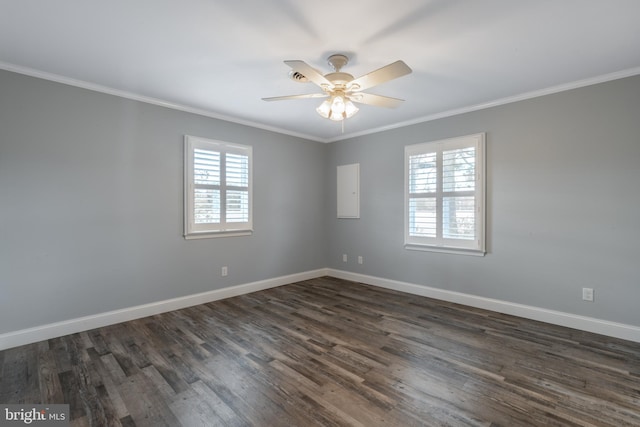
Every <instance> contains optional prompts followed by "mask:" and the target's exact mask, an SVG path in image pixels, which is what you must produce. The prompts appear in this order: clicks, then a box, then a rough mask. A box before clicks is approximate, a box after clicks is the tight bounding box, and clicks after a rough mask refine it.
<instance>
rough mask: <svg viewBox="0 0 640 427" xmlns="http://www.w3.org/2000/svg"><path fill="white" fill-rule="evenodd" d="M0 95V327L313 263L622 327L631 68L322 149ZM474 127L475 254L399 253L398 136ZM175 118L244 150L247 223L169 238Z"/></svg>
mask: <svg viewBox="0 0 640 427" xmlns="http://www.w3.org/2000/svg"><path fill="white" fill-rule="evenodd" d="M0 94H1V96H0V333H4V332H10V331H16V330H20V329H24V328H28V327H32V326H38V325H43V324H47V323H51V322H56V321H62V320H66V319H74V318H78V317H80V316H85V315H91V314H97V313H102V312H105V311H110V310H115V309H120V308H126V307H131V306H135V305H139V304H144V303H150V302H155V301H162V300H165V299H170V298H174V297H179V296H185V295H190V294H194V293H198V292H204V291H208V290H212V289H220V288H224V287H227V286H232V285H235V284H243V283H248V282H252V281H256V280H262V279H269V278H274V277H278V276H283V275H288V274H293V273H297V272H303V271H309V270H314V269H317V268H322V267H331V268H336V269H341V270H347V271H352V272H357V273H363V274H368V275H371V276H376V277H381V278H388V279H393V280H399V281H405V282H410V283H416V284H424V285H427V286H433V287H437V288H442V289H447V290H453V291H460V292H464V293H468V294H472V295H478V296H484V297H491V298H498V299H501V300H506V301H511V302H514V303H522V304H526V305H532V306H537V307H543V308H547V309H553V310H560V311H565V312H569V313H574V314H582V315H586V316H591V317H596V318H601V319H607V320H612V321H619V322H623V323H628V324H633V325H640V310H638V308H637V304H638V301H640V262H638V260H639V259H640V257H639V254H640V251H639V250H638V245H639V242H640V226H639V225H638V218H640V191H638V188H637V187H638V184H639V183H640V166H639V165H640V120H639V119H638V118H639V117H640V76H636V77H632V78H627V79H623V80H618V81H613V82H608V83H604V84H600V85H595V86H591V87H587V88H582V89H577V90H573V91H568V92H564V93H559V94H555V95H550V96H545V97H540V98H536V99H531V100H528V101H523V102H518V103H513V104H508V105H505V106H501V107H496V108H491V109H487V110H482V111H477V112H473V113H469V114H465V115H460V116H456V117H451V118H446V119H440V120H436V121H432V122H426V123H422V124H418V125H414V126H409V127H405V128H402V129H397V130H393V131H387V132H382V133H378V134H374V135H368V136H363V137H358V138H353V139H350V140H347V141H341V142H337V143H333V144H328V145H327V144H320V143H315V142H310V141H304V140H301V139H299V138H294V137H289V136H285V135H279V134H276V133H271V132H266V131H262V130H259V129H254V128H251V127H246V126H241V125H237V124H233V123H227V122H223V121H219V120H215V119H211V118H207V117H202V116H198V115H194V114H189V113H183V112H179V111H174V110H170V109H166V108H162V107H156V106H152V105H148V104H144V103H140V102H135V101H131V100H126V99H121V98H117V97H114V96H110V95H105V94H100V93H95V92H91V91H88V90H84V89H80V88H75V87H70V86H66V85H62V84H58V83H53V82H48V81H44V80H40V79H35V78H31V77H26V76H22V75H18V74H13V73H9V72H5V71H0ZM361 114H362V113H361ZM476 132H487V149H488V153H487V158H488V161H487V166H488V168H487V170H488V172H487V180H488V185H487V190H488V191H487V206H488V223H487V235H488V254H487V255H486V256H485V257H482V258H479V257H470V256H463V255H449V254H437V253H429V252H416V251H408V250H405V249H404V248H403V211H404V209H403V149H404V146H405V145H407V144H414V143H419V142H425V141H431V140H436V139H441V138H448V137H452V136H459V135H467V134H471V133H476ZM184 134H191V135H197V136H202V137H207V138H213V139H221V140H225V141H230V142H237V143H243V144H250V145H252V146H253V147H254V174H255V181H254V203H255V208H254V209H255V210H254V214H255V219H254V228H255V233H254V234H253V236H250V237H240V238H224V239H206V240H190V241H185V240H184V239H183V237H182V224H183V142H182V140H183V135H184ZM355 162H358V163H360V165H361V219H358V220H347V219H342V220H338V219H336V217H335V216H336V215H335V213H336V205H335V203H336V202H335V199H336V190H335V186H336V182H335V179H336V166H337V165H341V164H349V163H355ZM343 253H347V254H348V255H349V262H348V263H346V264H345V263H343V262H342V254H343ZM358 255H361V256H363V257H364V264H363V265H358V264H357V263H356V262H355V261H356V257H357V256H358ZM223 265H227V266H229V276H228V277H226V278H222V277H220V267H221V266H223ZM582 287H593V288H595V290H596V301H595V302H594V303H585V302H582V301H581V300H580V290H581V288H582Z"/></svg>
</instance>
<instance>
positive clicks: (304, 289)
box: [0, 277, 640, 427]
mask: <svg viewBox="0 0 640 427" xmlns="http://www.w3.org/2000/svg"><path fill="white" fill-rule="evenodd" d="M0 367H1V371H0V372H1V374H0V381H1V386H0V402H1V403H69V404H70V409H71V418H72V423H71V425H73V426H84V425H92V426H120V425H122V426H134V425H135V426H153V427H157V426H164V425H166V426H171V427H176V426H180V425H182V426H218V425H219V426H227V425H228V426H261V427H262V426H269V427H270V426H305V427H306V426H316V425H317V426H367V427H370V426H445V425H451V426H458V425H463V426H466V425H470V426H526V425H535V426H543V425H545V426H546V425H555V426H615V427H620V426H640V344H638V343H632V342H628V341H623V340H617V339H612V338H607V337H603V336H599V335H594V334H589V333H585V332H580V331H575V330H572V329H566V328H562V327H556V326H552V325H547V324H543V323H538V322H533V321H528V320H523V319H520V318H515V317H511V316H506V315H501V314H496V313H493V312H488V311H483V310H478V309H472V308H469V307H464V306H458V305H455V304H449V303H443V302H439V301H435V300H431V299H428V298H422V297H417V296H413V295H407V294H402V293H399V292H393V291H388V290H384V289H379V288H375V287H371V286H366V285H362V284H356V283H353V282H347V281H343V280H338V279H334V278H327V277H325V278H320V279H315V280H309V281H306V282H300V283H295V284H291V285H287V286H283V287H280V288H274V289H270V290H266V291H262V292H257V293H254V294H250V295H244V296H241V297H235V298H231V299H227V300H223V301H217V302H214V303H210V304H205V305H200V306H196V307H192V308H188V309H184V310H179V311H175V312H171V313H166V314H162V315H158V316H153V317H148V318H144V319H140V320H136V321H132V322H127V323H122V324H118V325H114V326H110V327H105V328H100V329H95V330H91V331H88V332H83V333H80V334H74V335H69V336H65V337H62V338H56V339H51V340H48V341H43V342H40V343H36V344H32V345H27V346H23V347H18V348H14V349H10V350H6V351H3V352H0Z"/></svg>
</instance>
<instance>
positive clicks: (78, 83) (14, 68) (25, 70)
mask: <svg viewBox="0 0 640 427" xmlns="http://www.w3.org/2000/svg"><path fill="white" fill-rule="evenodd" d="M0 70H7V71H11V72H13V73H18V74H24V75H25V76H31V77H36V78H39V79H43V80H50V81H52V82H57V83H62V84H65V85H69V86H75V87H79V88H83V89H88V90H92V91H95V92H100V93H106V94H107V95H113V96H118V97H120V98H125V99H131V100H133V101H140V102H144V103H146V104H151V105H157V106H159V107H165V108H171V109H172V110H178V111H184V112H185V113H192V114H197V115H199V116H205V117H211V118H212V119H218V120H224V121H225V122H231V123H237V124H239V125H244V126H251V127H253V128H257V129H262V130H267V131H270V132H276V133H280V134H284V135H289V136H295V137H296V138H302V139H308V140H311V141H316V142H328V141H326V140H325V139H323V138H319V137H317V136H312V135H308V134H305V133H300V132H293V131H290V130H287V129H282V128H279V127H275V126H268V125H265V124H264V123H258V122H253V121H250V120H243V119H238V118H236V117H231V116H227V115H224V114H219V113H216V112H213V111H210V110H204V109H201V108H195V107H189V106H186V105H182V104H176V103H174V102H169V101H163V100H162V99H158V98H152V97H150V96H144V95H139V94H137V93H133V92H128V91H126V90H120V89H114V88H111V87H108V86H102V85H99V84H95V83H90V82H86V81H84V80H78V79H73V78H70V77H65V76H61V75H59V74H53V73H47V72H46V71H40V70H35V69H33V68H29V67H23V66H20V65H15V64H10V63H8V62H2V61H0Z"/></svg>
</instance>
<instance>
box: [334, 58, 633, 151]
mask: <svg viewBox="0 0 640 427" xmlns="http://www.w3.org/2000/svg"><path fill="white" fill-rule="evenodd" d="M637 74H640V67H636V68H629V69H628V70H622V71H615V72H613V73H608V74H603V75H601V76H595V77H589V78H586V79H582V80H578V81H575V82H569V83H564V84H560V85H556V86H551V87H548V88H545V89H538V90H533V91H531V92H525V93H521V94H519V95H514V96H508V97H506V98H500V99H495V100H493V101H489V102H484V103H482V104H475V105H469V106H466V107H461V108H455V109H453V110H448V111H443V112H440V113H435V114H430V115H428V116H422V117H418V118H416V119H411V120H406V121H404V122H398V123H393V124H390V125H387V126H380V127H377V128H373V129H367V130H363V131H361V132H353V133H347V134H344V135H338V136H335V137H333V138H328V139H325V140H323V141H322V142H337V141H342V140H345V139H351V138H355V137H358V136H364V135H371V134H373V133H379V132H384V131H387V130H392V129H398V128H402V127H405V126H411V125H417V124H419V123H425V122H431V121H433V120H438V119H443V118H445V117H452V116H458V115H460V114H466V113H471V112H473V111H478V110H485V109H487V108H492V107H498V106H500V105H505V104H511V103H513V102H518V101H525V100H527V99H532V98H538V97H540V96H545V95H551V94H554V93H559V92H565V91H567V90H573V89H578V88H581V87H585V86H592V85H596V84H598V83H605V82H609V81H612V80H618V79H624V78H626V77H631V76H635V75H637Z"/></svg>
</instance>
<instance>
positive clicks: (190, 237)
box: [184, 230, 253, 240]
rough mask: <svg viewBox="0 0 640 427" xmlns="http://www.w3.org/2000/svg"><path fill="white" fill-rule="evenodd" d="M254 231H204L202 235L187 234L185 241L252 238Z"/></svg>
mask: <svg viewBox="0 0 640 427" xmlns="http://www.w3.org/2000/svg"><path fill="white" fill-rule="evenodd" d="M252 234H253V230H233V231H214V232H211V231H204V232H201V233H191V234H185V235H184V238H185V240H196V239H215V238H220V237H237V236H251V235H252Z"/></svg>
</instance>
